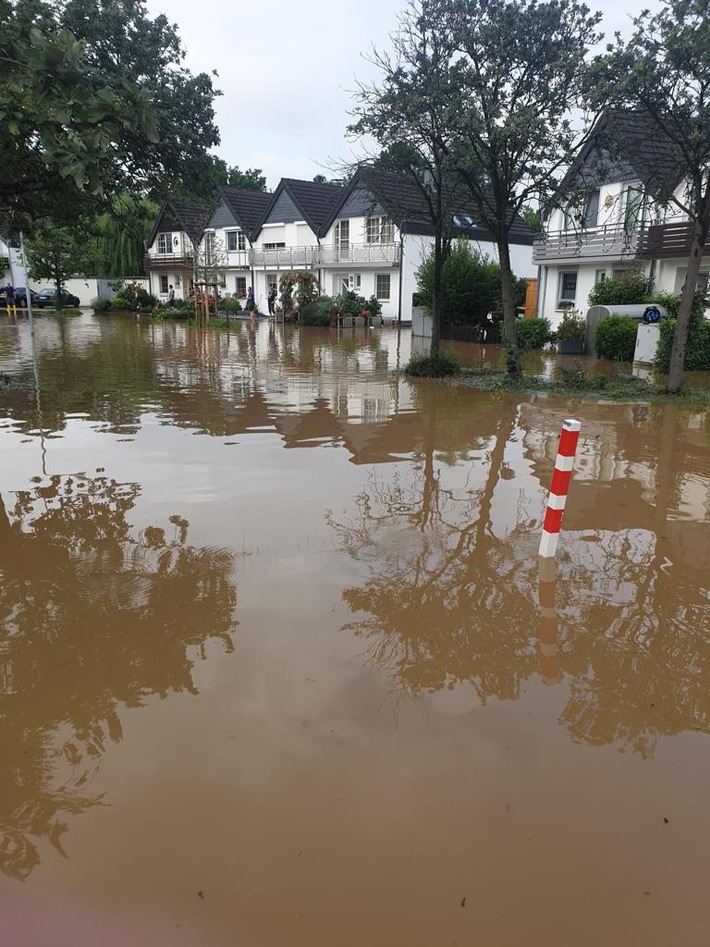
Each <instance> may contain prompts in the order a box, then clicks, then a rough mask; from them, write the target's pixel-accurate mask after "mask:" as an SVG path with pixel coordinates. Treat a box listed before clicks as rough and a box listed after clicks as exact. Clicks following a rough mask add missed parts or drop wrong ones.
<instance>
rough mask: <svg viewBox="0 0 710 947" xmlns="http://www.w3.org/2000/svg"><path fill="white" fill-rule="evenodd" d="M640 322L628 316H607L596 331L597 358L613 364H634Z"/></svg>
mask: <svg viewBox="0 0 710 947" xmlns="http://www.w3.org/2000/svg"><path fill="white" fill-rule="evenodd" d="M638 325H639V324H638V322H637V321H636V320H635V319H629V318H628V316H607V317H606V318H605V319H602V320H601V321H600V322H598V323H597V327H596V329H595V330H594V351H595V353H596V355H597V358H608V359H610V360H611V361H612V362H633V360H634V350H635V348H636V330H637V329H638Z"/></svg>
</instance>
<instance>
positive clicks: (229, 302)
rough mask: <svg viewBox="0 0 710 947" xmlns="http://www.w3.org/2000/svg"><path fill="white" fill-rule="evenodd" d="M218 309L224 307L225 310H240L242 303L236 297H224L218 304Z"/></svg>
mask: <svg viewBox="0 0 710 947" xmlns="http://www.w3.org/2000/svg"><path fill="white" fill-rule="evenodd" d="M219 308H220V309H224V310H225V312H241V311H242V304H241V303H240V302H239V300H238V299H225V300H224V301H223V302H220V304H219Z"/></svg>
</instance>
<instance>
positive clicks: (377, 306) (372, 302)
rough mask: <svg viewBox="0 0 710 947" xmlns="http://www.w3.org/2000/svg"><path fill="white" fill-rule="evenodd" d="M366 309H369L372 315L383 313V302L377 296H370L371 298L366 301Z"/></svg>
mask: <svg viewBox="0 0 710 947" xmlns="http://www.w3.org/2000/svg"><path fill="white" fill-rule="evenodd" d="M365 309H367V311H368V312H369V313H370V315H371V316H381V315H382V303H381V302H380V301H379V299H377V297H376V296H370V298H369V299H368V300H367V302H366V303H365Z"/></svg>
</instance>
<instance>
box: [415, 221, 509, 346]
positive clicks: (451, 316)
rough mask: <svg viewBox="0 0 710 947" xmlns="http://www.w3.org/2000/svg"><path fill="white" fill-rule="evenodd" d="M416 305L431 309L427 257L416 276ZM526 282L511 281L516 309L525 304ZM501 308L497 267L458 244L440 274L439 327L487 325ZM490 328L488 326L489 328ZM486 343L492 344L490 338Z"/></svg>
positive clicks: (461, 242)
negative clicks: (487, 321)
mask: <svg viewBox="0 0 710 947" xmlns="http://www.w3.org/2000/svg"><path fill="white" fill-rule="evenodd" d="M417 282H418V285H419V294H418V295H419V297H420V298H419V304H420V305H423V306H424V307H425V308H427V309H431V305H432V294H433V288H434V255H433V253H432V254H430V255H429V256H428V257H427V258H426V259H425V260H424V262H423V263H422V265H421V267H420V268H419V271H418V272H417ZM526 285H527V284H526V281H525V280H523V279H518V278H517V277H513V293H514V302H515V306H516V308H519V307H521V306H523V305H524V303H525V290H526ZM502 308H503V299H502V295H501V279H500V266H499V265H498V264H497V263H494V262H492V261H491V260H489V259H488V257H487V256H485V255H484V254H482V253H480V252H479V251H478V250H476V249H474V247H473V245H472V244H471V243H470V242H469V241H468V240H457V241H456V242H455V243H454V244H453V246H452V247H451V250H450V252H449V255H448V256H447V258H446V260H445V261H444V267H443V271H442V274H441V324H442V326H474V325H481V326H482V325H486V316H487V315H488V313H489V312H493V311H495V310H500V309H502ZM489 328H490V325H489ZM487 340H488V341H493V339H492V337H491V334H490V333H488V334H487Z"/></svg>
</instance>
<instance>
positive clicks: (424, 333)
mask: <svg viewBox="0 0 710 947" xmlns="http://www.w3.org/2000/svg"><path fill="white" fill-rule="evenodd" d="M433 324H434V320H433V318H432V315H431V313H430V312H429V310H428V309H424V307H423V306H414V308H413V309H412V335H414V336H419V337H421V338H423V339H430V338H431V336H432V329H433Z"/></svg>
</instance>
